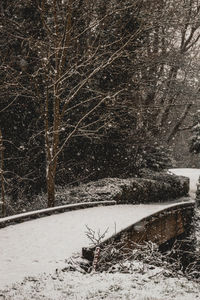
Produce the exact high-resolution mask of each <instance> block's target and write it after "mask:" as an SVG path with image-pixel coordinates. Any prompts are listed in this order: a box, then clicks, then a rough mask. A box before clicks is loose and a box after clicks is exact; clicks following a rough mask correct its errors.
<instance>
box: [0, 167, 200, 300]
mask: <svg viewBox="0 0 200 300" xmlns="http://www.w3.org/2000/svg"><path fill="white" fill-rule="evenodd" d="M170 171H171V172H173V173H175V174H177V175H183V176H188V177H190V188H191V190H190V192H191V193H192V195H193V196H194V193H195V190H196V183H197V181H198V177H199V175H200V170H197V169H171V170H170ZM165 205H166V204H155V205H135V206H133V205H123V206H109V207H98V208H97V207H96V208H90V209H84V210H78V211H71V212H66V213H63V214H59V215H53V216H50V217H44V218H41V219H37V220H33V221H29V222H25V223H22V224H18V225H14V226H9V227H6V228H3V229H1V230H0V245H1V246H0V288H1V289H2V290H1V291H0V300H13V299H14V300H27V299H34V300H41V299H43V300H61V299H62V300H63V299H67V300H68V299H69V300H72V299H74V300H75V299H76V300H83V299H84V300H85V299H93V300H99V299H107V300H113V299H124V300H125V299H126V300H133V299H134V300H171V299H173V300H189V299H190V300H200V285H199V283H195V282H193V281H188V280H187V279H186V278H184V277H182V275H177V277H175V278H172V277H171V276H170V274H167V271H166V270H164V269H161V268H156V267H151V268H150V266H147V265H144V264H143V263H138V262H135V269H134V272H133V274H122V273H115V274H109V273H101V274H97V273H93V274H82V273H79V272H69V271H63V270H62V268H63V267H66V262H65V259H67V258H69V257H70V256H71V255H72V253H74V252H78V253H80V251H81V248H82V247H83V246H87V245H88V243H89V241H88V240H87V237H86V235H85V231H86V228H85V225H88V226H89V227H90V228H92V229H93V230H96V231H97V230H100V231H101V232H104V231H105V230H106V229H107V228H109V231H108V235H107V236H106V237H108V236H110V235H112V234H113V233H114V232H115V229H116V228H117V230H120V229H122V228H123V227H126V226H129V225H130V224H132V223H133V222H137V220H140V219H141V218H143V217H145V216H148V215H149V214H151V213H153V212H155V211H156V210H157V211H158V210H160V209H163V208H164V207H165ZM171 205H173V204H171ZM56 269H57V271H56V272H55V270H56ZM54 272H55V273H54ZM24 277H26V279H24ZM16 281H18V282H19V283H16Z"/></svg>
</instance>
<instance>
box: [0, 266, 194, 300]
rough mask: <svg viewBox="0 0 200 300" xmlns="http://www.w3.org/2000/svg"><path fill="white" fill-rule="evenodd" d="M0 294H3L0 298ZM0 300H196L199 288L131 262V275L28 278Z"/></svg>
mask: <svg viewBox="0 0 200 300" xmlns="http://www.w3.org/2000/svg"><path fill="white" fill-rule="evenodd" d="M1 295H4V296H3V297H2V298H1ZM0 299H2V300H3V299H4V300H12V299H14V300H27V299H34V300H61V299H62V300H64V299H67V300H75V299H76V300H86V299H93V300H99V299H107V300H115V299H123V300H171V299H173V300H199V299H200V285H199V283H195V282H191V281H189V280H187V279H186V278H184V277H183V276H182V275H181V274H180V275H177V277H175V278H172V277H171V276H170V274H169V272H168V271H167V270H164V269H162V268H158V267H154V266H150V265H145V264H143V263H142V262H133V272H132V274H122V273H114V274H111V273H99V274H98V273H91V274H82V273H79V272H77V271H76V272H70V271H67V272H66V271H64V272H63V271H62V270H60V271H57V272H56V273H54V274H53V275H43V276H41V277H37V278H34V277H29V278H27V279H26V280H25V281H24V282H23V284H15V285H13V287H12V289H6V290H4V291H2V294H0Z"/></svg>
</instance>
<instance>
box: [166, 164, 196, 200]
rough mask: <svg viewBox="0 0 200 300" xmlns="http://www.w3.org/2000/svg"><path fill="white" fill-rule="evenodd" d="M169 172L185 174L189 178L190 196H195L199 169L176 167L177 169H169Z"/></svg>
mask: <svg viewBox="0 0 200 300" xmlns="http://www.w3.org/2000/svg"><path fill="white" fill-rule="evenodd" d="M169 172H171V173H173V174H175V175H178V176H186V177H189V179H190V196H191V197H193V198H195V193H196V189H197V183H198V179H199V176H200V169H193V168H177V169H169Z"/></svg>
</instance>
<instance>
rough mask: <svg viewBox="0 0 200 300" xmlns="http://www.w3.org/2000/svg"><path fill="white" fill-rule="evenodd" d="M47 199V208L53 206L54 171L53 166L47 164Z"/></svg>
mask: <svg viewBox="0 0 200 300" xmlns="http://www.w3.org/2000/svg"><path fill="white" fill-rule="evenodd" d="M46 181H47V199H48V207H54V206H55V169H54V164H52V163H51V164H49V165H48V166H47V176H46Z"/></svg>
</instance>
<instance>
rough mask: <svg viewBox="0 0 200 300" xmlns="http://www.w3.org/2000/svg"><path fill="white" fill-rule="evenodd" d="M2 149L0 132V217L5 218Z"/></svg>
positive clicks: (0, 133)
mask: <svg viewBox="0 0 200 300" xmlns="http://www.w3.org/2000/svg"><path fill="white" fill-rule="evenodd" d="M3 151H4V148H3V137H2V132H1V130H0V152H1V165H0V174H1V201H2V217H5V214H6V204H5V184H4V175H3V167H4V153H3Z"/></svg>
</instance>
